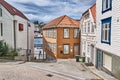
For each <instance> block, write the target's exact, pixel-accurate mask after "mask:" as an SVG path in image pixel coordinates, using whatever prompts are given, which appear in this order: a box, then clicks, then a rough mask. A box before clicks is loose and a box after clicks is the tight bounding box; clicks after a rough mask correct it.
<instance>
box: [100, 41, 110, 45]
mask: <svg viewBox="0 0 120 80" xmlns="http://www.w3.org/2000/svg"><path fill="white" fill-rule="evenodd" d="M101 43H105V44H109V45H110V41H103V40H102V41H101Z"/></svg>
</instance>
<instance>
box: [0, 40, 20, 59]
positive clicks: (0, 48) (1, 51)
mask: <svg viewBox="0 0 120 80" xmlns="http://www.w3.org/2000/svg"><path fill="white" fill-rule="evenodd" d="M17 55H18V54H17V52H16V51H14V50H12V51H10V49H9V47H8V45H7V44H6V43H5V42H4V41H3V40H1V41H0V56H10V57H14V56H17Z"/></svg>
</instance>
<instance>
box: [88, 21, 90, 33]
mask: <svg viewBox="0 0 120 80" xmlns="http://www.w3.org/2000/svg"><path fill="white" fill-rule="evenodd" d="M88 33H90V22H88Z"/></svg>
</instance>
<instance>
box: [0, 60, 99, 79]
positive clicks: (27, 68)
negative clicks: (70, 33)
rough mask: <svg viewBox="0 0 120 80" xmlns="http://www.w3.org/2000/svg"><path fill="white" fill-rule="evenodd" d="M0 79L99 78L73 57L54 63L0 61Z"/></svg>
mask: <svg viewBox="0 0 120 80" xmlns="http://www.w3.org/2000/svg"><path fill="white" fill-rule="evenodd" d="M0 80H101V78H100V77H99V76H97V75H95V74H93V73H92V72H90V71H89V70H88V69H87V68H85V67H84V66H83V65H82V64H80V62H78V63H77V62H75V60H74V59H60V60H58V61H57V62H56V63H34V62H26V63H23V64H18V63H17V64H16V63H14V62H12V63H0Z"/></svg>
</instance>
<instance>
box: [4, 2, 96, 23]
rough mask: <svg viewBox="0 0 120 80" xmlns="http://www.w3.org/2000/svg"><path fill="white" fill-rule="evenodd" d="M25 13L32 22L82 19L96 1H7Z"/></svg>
mask: <svg viewBox="0 0 120 80" xmlns="http://www.w3.org/2000/svg"><path fill="white" fill-rule="evenodd" d="M6 1H7V2H8V3H10V4H11V5H13V6H14V7H16V8H17V9H19V10H20V11H21V12H23V13H24V14H25V15H26V16H27V17H28V18H29V19H30V20H32V21H33V20H39V21H43V22H48V21H50V20H52V19H54V18H56V17H59V16H62V15H68V16H70V17H72V18H75V19H80V17H81V14H82V13H83V12H84V11H86V9H88V8H89V7H90V6H91V5H93V4H94V3H95V0H35V1H33V0H6Z"/></svg>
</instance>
